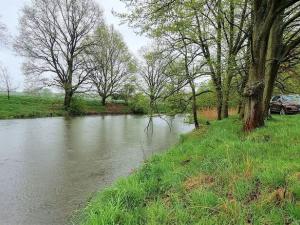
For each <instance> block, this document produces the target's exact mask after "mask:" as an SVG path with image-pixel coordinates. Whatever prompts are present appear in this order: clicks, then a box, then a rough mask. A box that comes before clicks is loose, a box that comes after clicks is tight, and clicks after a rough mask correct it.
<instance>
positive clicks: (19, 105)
mask: <svg viewBox="0 0 300 225" xmlns="http://www.w3.org/2000/svg"><path fill="white" fill-rule="evenodd" d="M128 112H129V109H128V107H127V106H125V105H122V104H108V105H107V106H106V107H103V106H102V105H101V104H100V101H99V100H97V99H75V100H74V102H73V104H72V107H71V109H70V112H69V113H70V114H74V115H97V114H104V113H112V114H113V113H116V114H121V113H128ZM67 114H68V113H66V111H65V110H64V109H63V98H62V97H59V96H47V95H37V96H35V95H33V96H31V95H12V96H11V98H10V100H8V99H7V97H6V96H5V95H0V119H13V118H37V117H50V116H65V115H67Z"/></svg>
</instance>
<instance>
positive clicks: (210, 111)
mask: <svg viewBox="0 0 300 225" xmlns="http://www.w3.org/2000/svg"><path fill="white" fill-rule="evenodd" d="M199 114H200V117H201V118H205V119H207V120H216V119H217V118H218V112H217V109H214V108H206V109H201V110H199ZM236 114H237V110H236V109H229V115H236Z"/></svg>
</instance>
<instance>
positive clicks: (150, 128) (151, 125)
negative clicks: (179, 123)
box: [145, 100, 175, 136]
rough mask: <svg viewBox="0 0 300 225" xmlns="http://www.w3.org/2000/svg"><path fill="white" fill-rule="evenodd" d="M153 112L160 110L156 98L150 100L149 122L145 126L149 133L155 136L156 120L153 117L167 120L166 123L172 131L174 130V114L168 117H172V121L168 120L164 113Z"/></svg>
mask: <svg viewBox="0 0 300 225" xmlns="http://www.w3.org/2000/svg"><path fill="white" fill-rule="evenodd" d="M153 112H159V110H158V106H157V103H156V101H155V100H153V101H152V100H150V110H149V120H148V123H147V126H146V128H145V132H146V133H147V135H149V134H151V136H153V132H154V122H153V118H155V117H158V118H160V119H162V120H163V121H164V122H166V124H167V125H168V127H169V130H170V132H172V126H173V121H174V118H175V117H174V116H173V117H168V118H169V119H170V121H168V120H167V119H166V118H164V115H162V114H160V113H157V114H154V113H153Z"/></svg>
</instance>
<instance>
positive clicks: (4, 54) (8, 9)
mask: <svg viewBox="0 0 300 225" xmlns="http://www.w3.org/2000/svg"><path fill="white" fill-rule="evenodd" d="M1 1H2V3H1V5H0V15H1V21H2V22H3V23H4V24H5V25H6V26H7V28H8V31H9V33H10V34H11V35H12V36H14V35H16V34H17V32H18V31H17V27H18V19H19V16H20V11H21V9H22V7H23V5H24V4H25V3H26V2H28V1H30V0H9V1H8V0H1ZM96 1H97V2H98V3H99V5H100V6H101V8H102V9H103V10H104V17H105V21H106V23H107V24H114V25H115V27H116V28H117V29H118V30H119V31H120V32H121V33H122V35H123V37H124V39H125V42H126V43H127V45H128V47H129V49H130V50H131V52H132V53H134V54H135V55H136V56H137V55H138V50H139V49H140V48H141V47H142V46H144V45H146V44H147V42H148V40H147V38H145V37H140V36H137V35H136V34H135V33H134V32H133V30H132V29H131V28H129V27H128V26H127V25H121V26H120V25H119V24H120V20H119V19H118V18H116V17H114V16H113V15H112V13H111V11H112V9H113V10H115V11H117V12H123V11H124V10H125V8H124V5H123V3H121V2H120V1H119V0H96ZM22 60H23V59H22V58H21V57H18V56H17V54H16V53H14V52H13V51H12V50H11V49H9V48H1V49H0V62H1V63H2V64H3V65H5V66H6V67H7V69H8V71H9V73H11V74H12V75H13V78H14V80H15V81H16V82H17V83H18V84H19V85H20V86H21V87H22V86H23V80H24V76H23V74H22V71H21V66H22Z"/></svg>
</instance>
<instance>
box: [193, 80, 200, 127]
mask: <svg viewBox="0 0 300 225" xmlns="http://www.w3.org/2000/svg"><path fill="white" fill-rule="evenodd" d="M192 94H193V96H192V109H193V119H194V124H195V128H196V129H199V127H200V125H199V121H198V114H197V97H196V90H195V87H194V85H192Z"/></svg>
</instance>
